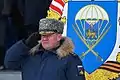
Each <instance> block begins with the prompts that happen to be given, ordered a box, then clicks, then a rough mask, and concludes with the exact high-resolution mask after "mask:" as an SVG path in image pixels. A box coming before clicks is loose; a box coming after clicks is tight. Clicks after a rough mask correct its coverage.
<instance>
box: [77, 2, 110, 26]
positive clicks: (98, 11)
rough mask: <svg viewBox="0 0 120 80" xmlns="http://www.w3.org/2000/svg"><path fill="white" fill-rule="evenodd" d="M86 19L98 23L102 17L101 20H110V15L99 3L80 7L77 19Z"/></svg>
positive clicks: (91, 22)
mask: <svg viewBox="0 0 120 80" xmlns="http://www.w3.org/2000/svg"><path fill="white" fill-rule="evenodd" d="M83 19H84V20H85V21H86V22H87V23H88V24H90V25H91V24H92V25H94V24H95V23H97V22H98V21H99V20H100V19H101V20H107V21H108V22H109V17H108V14H107V12H106V11H105V10H104V9H103V8H102V7H100V6H98V5H94V4H91V5H87V6H85V7H83V8H81V9H80V11H79V12H78V13H77V15H76V17H75V21H76V20H83Z"/></svg>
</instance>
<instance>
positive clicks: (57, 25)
mask: <svg viewBox="0 0 120 80" xmlns="http://www.w3.org/2000/svg"><path fill="white" fill-rule="evenodd" d="M63 29H64V23H63V22H62V21H60V20H56V19H50V18H43V19H41V20H40V21H39V33H40V34H43V33H47V32H48V33H50V32H51V33H52V32H57V33H61V34H62V33H63Z"/></svg>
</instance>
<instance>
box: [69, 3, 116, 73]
mask: <svg viewBox="0 0 120 80" xmlns="http://www.w3.org/2000/svg"><path fill="white" fill-rule="evenodd" d="M68 4H69V5H68V12H69V14H68V24H67V26H68V29H67V36H69V37H71V38H72V40H73V42H74V44H75V46H76V47H75V52H76V53H77V54H78V55H79V57H80V58H81V59H82V61H83V65H84V68H85V70H86V71H87V72H88V73H92V72H93V71H95V70H96V69H97V68H98V67H100V66H101V65H102V64H103V63H104V62H105V61H106V59H107V58H108V57H109V55H110V54H111V52H112V50H113V48H114V46H115V42H116V30H117V23H116V21H117V18H116V17H114V16H117V14H116V13H114V14H113V13H112V14H111V9H112V12H117V7H116V6H117V2H97V1H93V2H88V1H85V2H81V1H79V2H77V1H69V2H68ZM76 5H77V6H76ZM107 5H112V8H109V7H108V6H107ZM71 10H72V11H71ZM88 66H89V67H88Z"/></svg>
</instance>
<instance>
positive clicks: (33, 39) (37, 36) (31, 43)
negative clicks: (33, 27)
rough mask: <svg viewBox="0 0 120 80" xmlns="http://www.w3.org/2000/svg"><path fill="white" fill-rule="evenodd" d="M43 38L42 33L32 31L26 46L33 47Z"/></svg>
mask: <svg viewBox="0 0 120 80" xmlns="http://www.w3.org/2000/svg"><path fill="white" fill-rule="evenodd" d="M40 39H41V35H40V34H39V33H38V32H35V33H32V34H31V35H30V36H29V37H28V38H27V39H26V40H25V44H26V46H28V47H30V48H33V47H34V46H36V45H37V44H38V41H39V40H40Z"/></svg>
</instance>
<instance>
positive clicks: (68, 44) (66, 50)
mask: <svg viewBox="0 0 120 80" xmlns="http://www.w3.org/2000/svg"><path fill="white" fill-rule="evenodd" d="M61 41H62V43H61V44H60V46H59V47H58V48H57V49H56V51H55V52H56V54H57V55H58V57H59V58H62V57H65V56H68V55H70V54H74V53H73V49H74V45H73V42H72V40H71V39H70V38H68V37H63V38H62V40H61ZM40 50H43V48H42V46H41V43H40V44H38V45H36V46H35V47H33V48H32V49H31V50H30V54H31V55H35V53H36V52H39V51H40Z"/></svg>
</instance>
